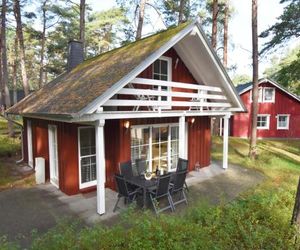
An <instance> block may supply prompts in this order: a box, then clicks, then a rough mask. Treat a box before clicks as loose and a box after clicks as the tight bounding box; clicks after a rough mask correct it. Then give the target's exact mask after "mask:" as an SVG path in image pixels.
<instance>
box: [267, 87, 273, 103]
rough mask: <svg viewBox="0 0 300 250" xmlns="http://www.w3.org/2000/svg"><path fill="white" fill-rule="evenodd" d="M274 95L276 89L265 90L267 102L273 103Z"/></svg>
mask: <svg viewBox="0 0 300 250" xmlns="http://www.w3.org/2000/svg"><path fill="white" fill-rule="evenodd" d="M273 95H274V89H267V88H265V101H272V100H273Z"/></svg>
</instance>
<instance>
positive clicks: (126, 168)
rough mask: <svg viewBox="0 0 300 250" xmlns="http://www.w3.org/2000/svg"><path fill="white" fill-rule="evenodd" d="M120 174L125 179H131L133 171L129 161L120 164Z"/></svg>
mask: <svg viewBox="0 0 300 250" xmlns="http://www.w3.org/2000/svg"><path fill="white" fill-rule="evenodd" d="M119 167H120V173H121V175H123V176H124V178H125V179H130V178H132V177H133V170H132V164H131V161H126V162H120V163H119Z"/></svg>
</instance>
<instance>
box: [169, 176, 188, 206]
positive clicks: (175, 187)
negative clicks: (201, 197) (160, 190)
mask: <svg viewBox="0 0 300 250" xmlns="http://www.w3.org/2000/svg"><path fill="white" fill-rule="evenodd" d="M186 174H187V171H185V170H183V171H180V172H176V174H175V179H174V182H173V184H172V189H171V196H172V200H173V206H174V210H175V205H177V204H180V203H182V202H185V203H186V204H188V201H187V198H186V195H185V192H184V184H185V178H186ZM176 195H177V196H178V200H175V202H174V199H173V198H174V197H175V196H176Z"/></svg>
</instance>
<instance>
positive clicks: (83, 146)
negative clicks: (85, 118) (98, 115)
mask: <svg viewBox="0 0 300 250" xmlns="http://www.w3.org/2000/svg"><path fill="white" fill-rule="evenodd" d="M95 145H96V144H95V129H94V128H84V129H80V155H81V156H85V155H93V154H95V153H96V146H95Z"/></svg>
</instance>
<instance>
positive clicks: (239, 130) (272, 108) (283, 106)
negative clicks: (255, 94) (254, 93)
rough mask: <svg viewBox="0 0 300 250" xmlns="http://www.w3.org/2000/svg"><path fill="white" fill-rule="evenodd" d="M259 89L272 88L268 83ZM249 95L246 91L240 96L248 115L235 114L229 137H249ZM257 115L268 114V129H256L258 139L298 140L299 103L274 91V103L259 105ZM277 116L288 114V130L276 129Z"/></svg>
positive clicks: (299, 130)
mask: <svg viewBox="0 0 300 250" xmlns="http://www.w3.org/2000/svg"><path fill="white" fill-rule="evenodd" d="M260 86H261V87H274V85H272V84H270V83H267V82H266V83H262V84H260ZM250 93H251V91H247V92H245V93H243V94H242V95H241V99H242V101H243V102H244V103H245V106H246V108H247V110H248V113H241V114H236V115H234V117H233V118H232V121H231V135H232V136H237V137H249V136H250V131H251V102H250ZM258 114H270V127H269V129H258V130H257V136H258V137H260V138H300V126H299V124H300V102H298V101H297V100H295V99H294V98H292V97H291V96H289V95H287V94H286V93H285V92H283V91H281V90H280V89H278V88H276V89H275V103H259V111H258ZM278 114H290V121H289V129H288V130H283V129H280V130H278V129H277V118H276V116H277V115H278Z"/></svg>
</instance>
